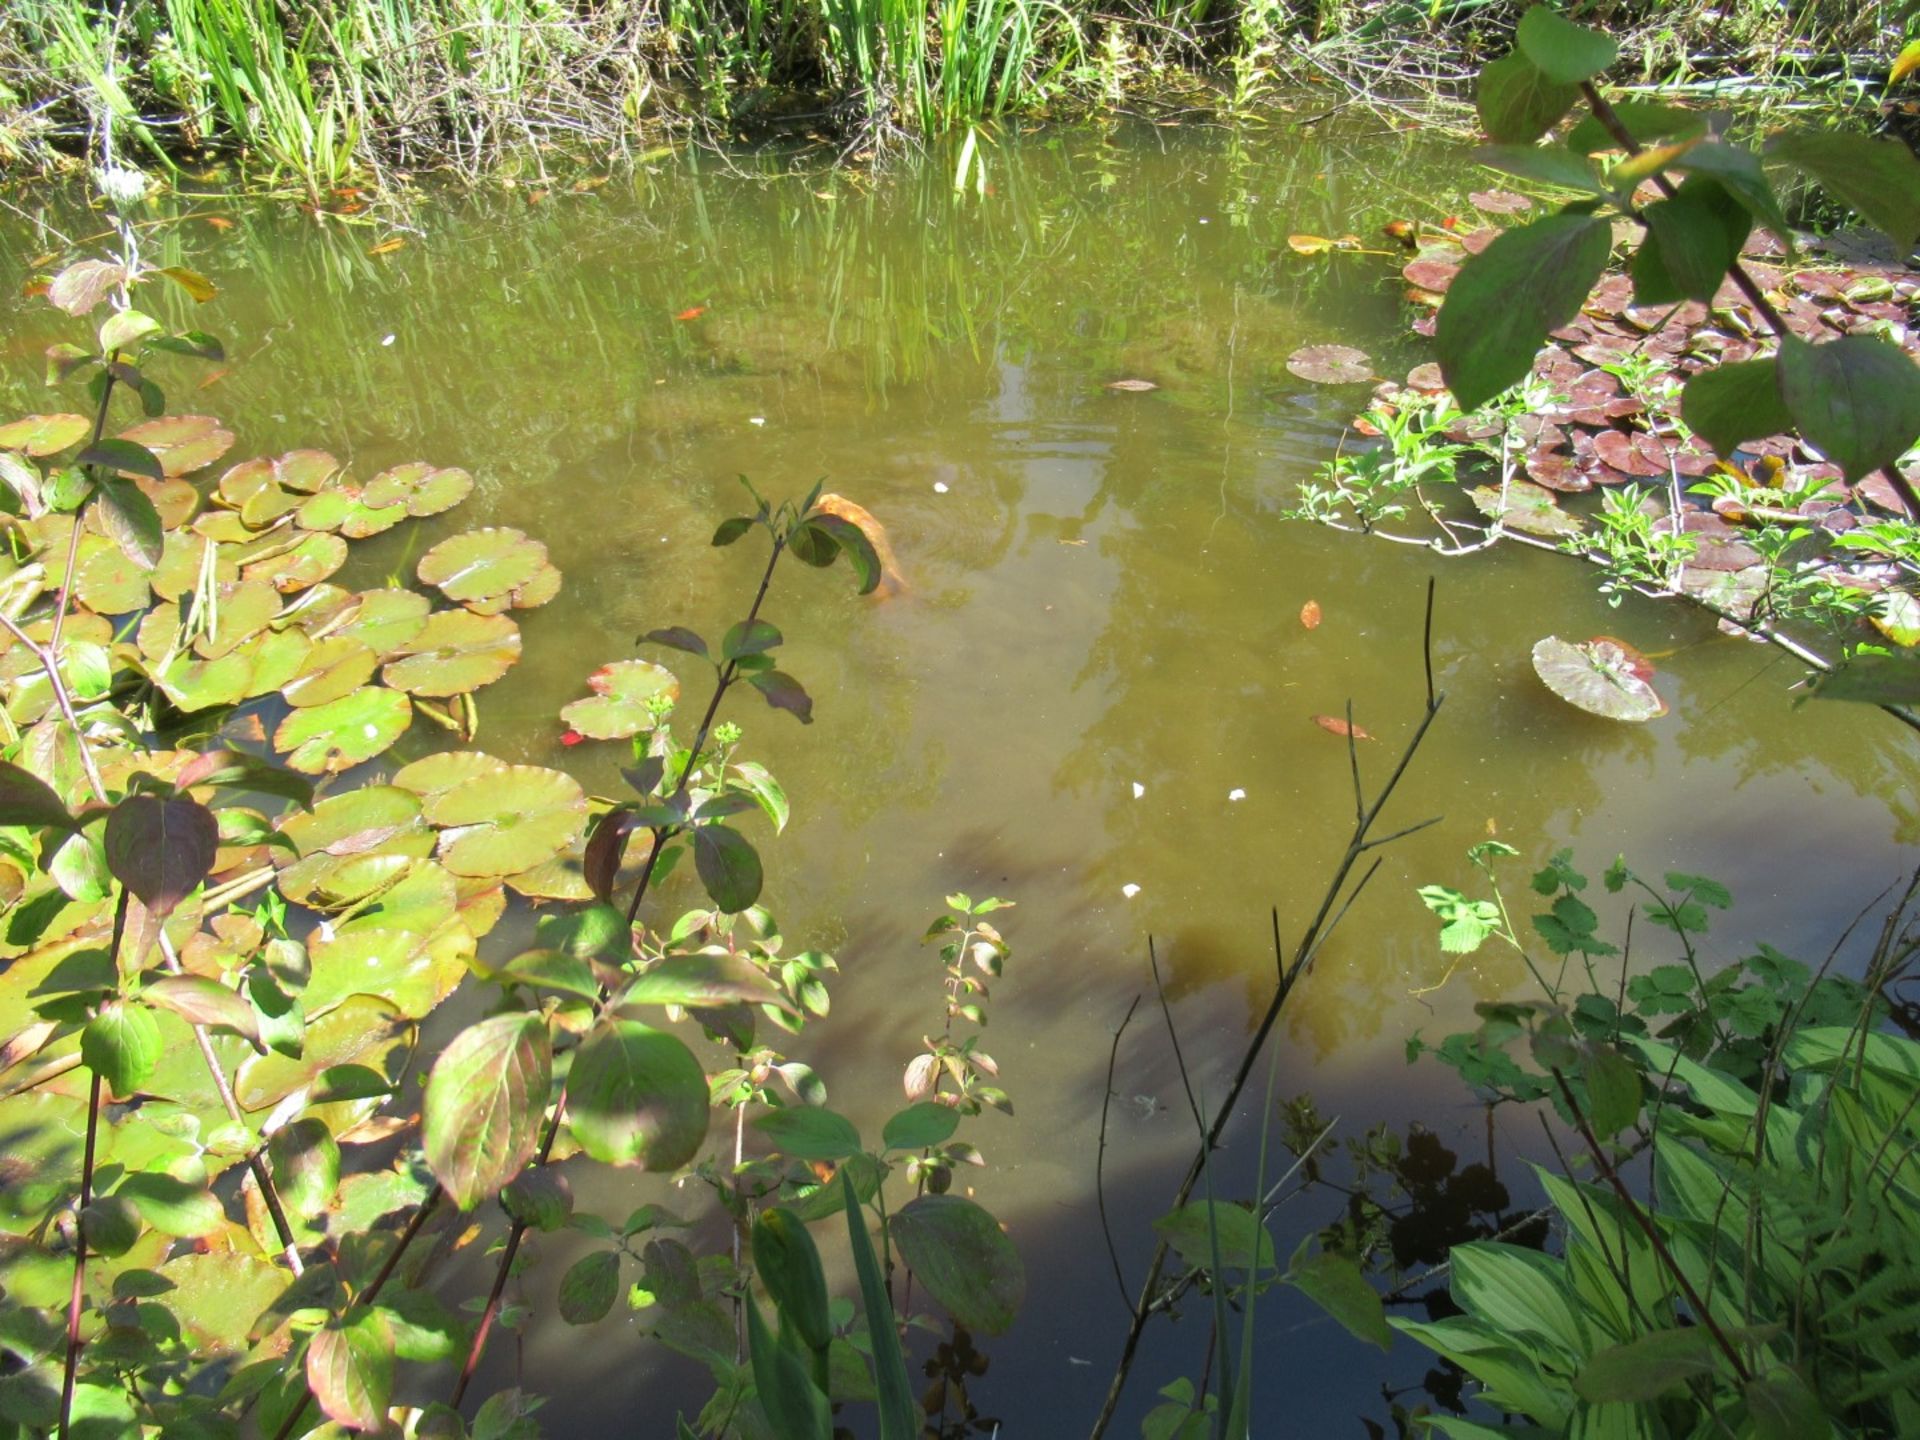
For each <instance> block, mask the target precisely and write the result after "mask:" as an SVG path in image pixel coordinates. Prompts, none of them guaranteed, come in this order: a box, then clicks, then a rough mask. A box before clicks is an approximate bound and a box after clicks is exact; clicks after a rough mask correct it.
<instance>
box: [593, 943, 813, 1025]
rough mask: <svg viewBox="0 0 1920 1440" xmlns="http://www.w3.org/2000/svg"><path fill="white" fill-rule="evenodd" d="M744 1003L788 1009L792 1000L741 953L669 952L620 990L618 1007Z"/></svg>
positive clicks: (700, 1005)
mask: <svg viewBox="0 0 1920 1440" xmlns="http://www.w3.org/2000/svg"><path fill="white" fill-rule="evenodd" d="M735 1003H744V1004H749V1005H773V1006H776V1007H778V1008H779V1009H782V1010H787V1011H792V1010H793V1003H792V1002H791V1001H790V1000H788V999H787V997H786V995H785V994H784V993H782V991H781V990H780V987H779V986H777V985H775V984H774V983H773V981H771V980H769V979H768V978H767V977H766V976H765V975H763V974H761V973H760V971H759V970H758V969H757V968H756V967H755V966H754V964H753V962H752V961H750V960H748V959H747V958H746V956H744V955H730V954H727V953H725V952H724V951H723V952H721V953H719V954H708V953H705V952H702V953H700V954H696V955H669V956H667V957H666V958H665V959H664V960H661V961H659V962H658V963H656V964H655V965H654V966H653V967H652V968H651V969H649V970H648V971H647V972H646V973H645V974H643V975H640V976H638V977H636V978H635V979H634V980H633V982H632V983H631V984H629V985H628V986H627V988H626V989H625V990H624V991H622V992H621V994H620V999H619V1002H618V1004H619V1006H621V1007H625V1006H628V1005H685V1006H689V1007H692V1008H696V1009H698V1008H702V1007H705V1008H715V1007H718V1006H722V1005H732V1004H735Z"/></svg>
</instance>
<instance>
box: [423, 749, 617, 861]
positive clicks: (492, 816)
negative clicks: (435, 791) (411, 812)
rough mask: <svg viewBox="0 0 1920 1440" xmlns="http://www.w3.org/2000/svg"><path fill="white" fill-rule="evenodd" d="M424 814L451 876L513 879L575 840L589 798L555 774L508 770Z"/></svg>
mask: <svg viewBox="0 0 1920 1440" xmlns="http://www.w3.org/2000/svg"><path fill="white" fill-rule="evenodd" d="M424 813H425V815H426V818H427V819H428V820H430V821H431V822H432V823H434V824H435V825H438V826H440V827H441V830H442V833H441V836H440V844H441V863H442V864H444V865H445V866H446V867H447V869H449V870H451V871H452V872H453V873H454V874H456V875H511V874H514V873H515V872H517V871H521V870H527V869H531V868H532V867H533V866H535V865H538V864H539V863H541V862H542V861H543V860H547V859H549V858H551V857H552V856H554V855H556V854H558V853H559V852H560V851H562V850H564V849H565V848H566V847H567V846H568V845H570V844H572V843H573V842H574V841H575V840H576V839H578V838H579V836H580V832H581V830H582V829H584V828H585V826H586V821H587V797H586V793H585V792H584V791H582V790H581V788H580V786H579V784H578V783H577V782H576V781H575V780H574V779H573V777H572V776H570V775H564V774H562V773H561V772H560V771H558V770H548V769H546V768H545V767H544V766H539V765H509V766H507V767H506V768H505V769H503V770H499V771H495V772H493V773H491V774H486V775H479V776H476V777H474V778H473V779H471V780H466V781H463V782H462V783H460V784H458V785H456V786H454V787H453V788H452V789H451V790H448V791H446V792H444V793H442V794H440V795H436V796H434V797H432V798H431V799H429V800H428V801H427V802H426V805H425V807H424Z"/></svg>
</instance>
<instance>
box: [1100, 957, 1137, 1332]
mask: <svg viewBox="0 0 1920 1440" xmlns="http://www.w3.org/2000/svg"><path fill="white" fill-rule="evenodd" d="M1139 1008H1140V997H1139V996H1138V995H1135V996H1134V997H1133V1003H1132V1004H1131V1005H1129V1006H1127V1013H1126V1014H1125V1015H1122V1016H1121V1017H1120V1025H1119V1028H1117V1029H1116V1030H1115V1031H1114V1032H1113V1048H1112V1049H1111V1050H1109V1051H1108V1052H1107V1088H1106V1091H1105V1093H1104V1094H1102V1095H1101V1097H1100V1148H1099V1149H1098V1150H1096V1151H1095V1152H1094V1156H1093V1200H1094V1204H1095V1205H1096V1206H1098V1207H1099V1210H1100V1233H1101V1235H1102V1236H1103V1237H1105V1239H1106V1242H1107V1258H1108V1259H1109V1260H1111V1261H1112V1262H1113V1283H1114V1284H1115V1285H1118V1286H1119V1287H1120V1303H1121V1304H1122V1305H1125V1306H1128V1307H1129V1308H1131V1307H1132V1305H1133V1301H1132V1300H1131V1299H1129V1298H1128V1296H1127V1277H1126V1275H1125V1273H1124V1272H1122V1270H1121V1269H1120V1250H1119V1247H1118V1246H1116V1245H1115V1244H1114V1243H1113V1226H1112V1224H1111V1223H1110V1222H1109V1221H1108V1219H1107V1189H1106V1177H1105V1174H1104V1166H1105V1163H1106V1158H1107V1112H1108V1111H1109V1110H1111V1109H1112V1108H1113V1071H1114V1065H1115V1062H1116V1061H1117V1060H1118V1059H1119V1058H1120V1037H1121V1036H1122V1035H1124V1034H1126V1033H1127V1026H1129V1025H1131V1024H1132V1023H1133V1012H1134V1011H1136V1010H1138V1009H1139Z"/></svg>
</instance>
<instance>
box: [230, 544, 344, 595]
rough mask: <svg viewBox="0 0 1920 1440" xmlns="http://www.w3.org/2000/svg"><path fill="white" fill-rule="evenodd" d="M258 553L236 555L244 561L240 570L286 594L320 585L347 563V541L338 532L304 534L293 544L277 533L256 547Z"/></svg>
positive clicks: (248, 576)
mask: <svg viewBox="0 0 1920 1440" xmlns="http://www.w3.org/2000/svg"><path fill="white" fill-rule="evenodd" d="M253 551H254V555H257V557H258V558H254V555H250V554H249V553H248V552H247V551H242V552H241V553H240V554H238V555H236V556H235V557H234V558H235V559H236V560H238V561H239V562H240V563H241V570H240V573H241V574H242V575H243V576H244V577H246V578H247V579H248V580H259V581H262V582H264V583H266V584H269V585H272V586H273V588H274V589H276V590H278V591H280V593H281V594H283V595H290V594H292V593H293V592H294V591H296V590H305V589H307V588H308V587H310V586H313V585H318V584H319V583H320V582H321V581H322V580H325V579H326V578H327V577H328V576H330V575H333V574H335V573H337V572H338V571H339V569H340V567H341V566H342V565H345V564H346V563H347V542H346V541H344V540H342V539H341V538H340V537H339V536H338V535H325V534H313V535H303V536H301V537H300V539H299V540H298V541H297V542H295V543H292V544H289V543H287V541H286V539H285V538H284V537H276V538H275V540H274V541H273V542H272V543H271V544H266V545H257V546H255V547H253Z"/></svg>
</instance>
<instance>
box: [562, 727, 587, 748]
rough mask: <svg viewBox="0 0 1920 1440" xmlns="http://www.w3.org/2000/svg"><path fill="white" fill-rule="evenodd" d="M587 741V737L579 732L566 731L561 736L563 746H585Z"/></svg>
mask: <svg viewBox="0 0 1920 1440" xmlns="http://www.w3.org/2000/svg"><path fill="white" fill-rule="evenodd" d="M586 739H587V737H586V736H584V735H582V734H581V733H580V732H579V731H578V730H564V731H562V732H561V734H560V743H561V744H562V745H583V744H585V743H586Z"/></svg>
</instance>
